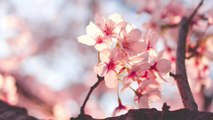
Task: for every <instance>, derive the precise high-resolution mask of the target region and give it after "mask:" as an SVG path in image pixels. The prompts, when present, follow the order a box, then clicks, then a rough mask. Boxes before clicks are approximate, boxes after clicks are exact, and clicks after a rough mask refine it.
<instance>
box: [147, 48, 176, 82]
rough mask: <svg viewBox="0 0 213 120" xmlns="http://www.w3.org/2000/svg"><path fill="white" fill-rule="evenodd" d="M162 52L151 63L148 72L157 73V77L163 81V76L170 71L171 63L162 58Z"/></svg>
mask: <svg viewBox="0 0 213 120" xmlns="http://www.w3.org/2000/svg"><path fill="white" fill-rule="evenodd" d="M162 55H163V51H161V52H160V53H159V54H158V56H157V57H156V58H155V59H154V60H153V61H152V63H151V64H152V65H151V67H150V70H153V71H154V72H157V74H158V75H159V77H160V78H161V79H163V80H165V79H164V78H163V76H164V75H165V74H166V73H168V72H169V71H170V70H171V68H172V67H171V62H170V61H169V60H167V59H165V58H162Z"/></svg>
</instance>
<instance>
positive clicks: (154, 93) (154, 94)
mask: <svg viewBox="0 0 213 120" xmlns="http://www.w3.org/2000/svg"><path fill="white" fill-rule="evenodd" d="M146 94H147V95H148V97H149V100H151V101H157V100H159V99H160V98H161V92H160V90H159V88H155V89H151V90H149V91H148V92H147V93H146Z"/></svg>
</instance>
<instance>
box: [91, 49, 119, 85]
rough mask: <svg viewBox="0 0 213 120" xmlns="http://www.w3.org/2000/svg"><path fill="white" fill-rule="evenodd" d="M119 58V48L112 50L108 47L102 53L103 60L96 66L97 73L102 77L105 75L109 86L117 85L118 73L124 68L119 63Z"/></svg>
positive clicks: (101, 58)
mask: <svg viewBox="0 0 213 120" xmlns="http://www.w3.org/2000/svg"><path fill="white" fill-rule="evenodd" d="M119 59H120V58H119V54H118V51H117V49H114V50H112V51H109V50H107V49H106V50H104V51H102V52H101V53H100V60H101V62H100V63H99V64H97V65H96V66H95V67H94V72H95V73H97V74H98V75H99V76H101V77H103V76H104V77H105V78H104V79H105V84H106V86H107V87H108V88H115V87H117V84H118V79H117V73H118V72H119V70H120V69H121V68H122V66H120V65H119V63H118V60H119Z"/></svg>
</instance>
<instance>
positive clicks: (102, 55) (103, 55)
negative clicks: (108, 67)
mask: <svg viewBox="0 0 213 120" xmlns="http://www.w3.org/2000/svg"><path fill="white" fill-rule="evenodd" d="M99 55H100V60H101V62H106V63H108V62H109V61H110V58H109V57H110V50H108V49H105V50H103V51H101V52H100V54H99Z"/></svg>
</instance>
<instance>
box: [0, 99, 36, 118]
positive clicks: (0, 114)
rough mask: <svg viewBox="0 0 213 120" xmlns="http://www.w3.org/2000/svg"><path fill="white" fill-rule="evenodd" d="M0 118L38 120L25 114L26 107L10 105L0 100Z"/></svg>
mask: <svg viewBox="0 0 213 120" xmlns="http://www.w3.org/2000/svg"><path fill="white" fill-rule="evenodd" d="M0 120H38V119H36V118H34V117H31V116H29V115H28V114H27V111H26V109H24V108H19V107H15V106H10V105H8V104H6V103H4V102H2V101H0Z"/></svg>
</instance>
